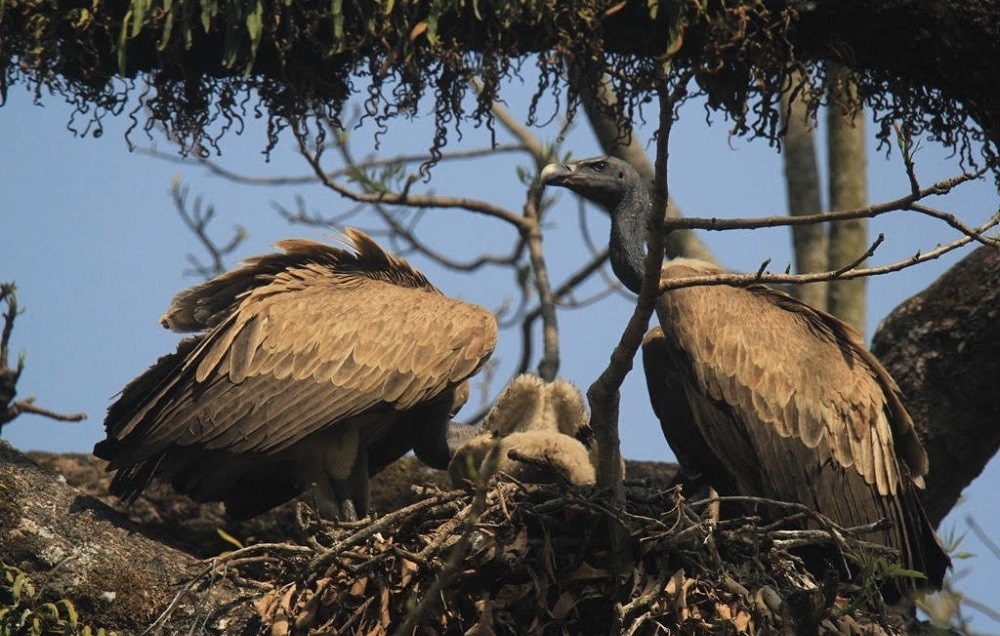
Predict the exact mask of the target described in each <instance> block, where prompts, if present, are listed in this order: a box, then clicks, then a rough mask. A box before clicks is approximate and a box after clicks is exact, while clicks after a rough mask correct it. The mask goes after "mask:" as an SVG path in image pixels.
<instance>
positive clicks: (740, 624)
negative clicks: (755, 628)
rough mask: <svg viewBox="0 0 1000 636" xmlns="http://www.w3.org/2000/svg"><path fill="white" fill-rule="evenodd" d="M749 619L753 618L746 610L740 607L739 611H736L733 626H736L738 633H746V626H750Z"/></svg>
mask: <svg viewBox="0 0 1000 636" xmlns="http://www.w3.org/2000/svg"><path fill="white" fill-rule="evenodd" d="M751 620H753V618H752V617H751V616H750V614H749V613H748V612H747V611H746V610H742V609H741V610H740V611H738V612H736V617H735V618H733V626H734V627H735V628H736V631H737V632H738V633H740V634H746V633H748V628H749V627H750V621H751Z"/></svg>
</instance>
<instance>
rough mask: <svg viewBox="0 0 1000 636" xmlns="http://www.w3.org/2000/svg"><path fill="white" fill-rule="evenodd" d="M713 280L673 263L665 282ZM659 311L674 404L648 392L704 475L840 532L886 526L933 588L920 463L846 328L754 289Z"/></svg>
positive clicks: (884, 379)
mask: <svg viewBox="0 0 1000 636" xmlns="http://www.w3.org/2000/svg"><path fill="white" fill-rule="evenodd" d="M718 271H719V270H717V269H715V268H714V266H710V265H708V264H705V263H696V262H691V261H685V260H677V261H671V262H670V263H668V264H667V265H665V267H664V270H663V277H664V278H671V277H683V276H690V275H695V274H704V273H716V272H718ZM657 315H658V317H659V320H660V324H661V327H662V329H663V336H662V341H661V342H659V343H658V344H657V345H656V346H657V348H658V349H660V355H663V359H664V360H665V362H664V363H663V366H662V368H661V369H660V370H659V373H661V374H662V376H663V379H659V380H656V381H657V382H660V383H663V384H665V385H666V387H667V388H666V389H661V390H660V393H661V394H662V393H665V394H667V395H670V396H672V397H671V398H664V397H663V396H662V395H660V396H657V395H656V394H655V393H653V394H652V396H653V398H654V400H656V399H659V400H660V401H661V404H662V405H663V406H662V407H661V409H659V410H660V411H662V413H658V414H659V415H660V416H661V421H662V423H663V426H664V432H665V433H666V434H667V435H668V440H670V438H671V435H672V433H671V428H672V426H671V418H672V417H677V418H678V419H679V421H680V422H682V423H683V424H682V429H681V430H682V431H691V430H694V431H696V433H697V435H696V436H695V437H696V438H697V444H695V448H698V446H697V445H698V444H701V445H702V450H701V451H700V452H701V455H702V456H704V455H705V449H707V451H708V453H707V454H708V456H709V457H710V458H715V459H717V460H718V461H717V462H716V463H715V464H711V465H709V466H701V467H700V469H701V470H704V471H705V472H706V473H709V472H711V473H714V474H713V475H711V476H709V479H710V481H713V477H714V481H721V482H723V487H724V483H725V482H726V481H729V482H730V483H733V484H734V485H735V487H736V489H737V491H739V492H742V493H744V494H752V495H763V496H766V497H770V498H774V499H780V500H785V501H795V502H800V503H803V504H806V505H809V506H812V507H814V508H816V509H818V510H820V511H822V512H823V513H825V514H827V515H828V516H830V517H832V518H833V519H834V520H835V521H837V522H838V523H841V524H842V525H844V526H857V525H863V524H867V523H871V522H874V521H877V520H878V519H880V518H883V517H885V518H888V519H889V520H890V521H892V522H893V523H892V528H890V529H888V530H886V531H884V533H883V534H882V536H881V537H880V538H879V539H876V540H880V541H881V542H882V543H884V544H886V545H889V546H892V547H896V548H898V549H900V550H901V551H902V552H903V554H904V555H906V558H907V561H908V562H909V563H911V564H913V565H914V566H915V567H919V568H921V569H924V570H927V569H928V568H930V569H931V570H934V571H933V572H929V573H930V574H931V575H932V576H937V580H938V582H939V581H940V575H942V574H943V571H944V568H945V567H946V563H947V559H946V557H944V555H943V554H941V553H940V548H939V546H937V544H936V543H932V544H928V543H927V542H926V540H925V539H926V536H924V535H927V534H928V533H929V532H930V528H929V526H926V520H925V519H924V517H923V513H922V510H921V509H920V506H919V504H918V503H917V501H916V497H915V494H914V481H915V479H919V477H920V475H921V474H922V472H925V471H926V467H927V464H926V454H925V453H924V451H923V448H922V447H921V446H920V443H919V441H918V440H917V438H916V435H915V433H914V432H913V424H912V422H911V421H910V419H909V417H908V416H906V414H905V410H904V409H903V408H902V405H901V404H900V403H899V398H898V389H896V387H895V384H893V383H892V381H891V379H890V378H889V376H888V374H886V373H885V371H884V370H883V369H882V368H881V366H880V365H879V364H878V362H877V361H876V360H875V359H874V357H872V356H871V355H870V354H868V353H867V352H866V351H865V350H864V348H863V347H862V345H861V343H860V340H859V338H858V337H857V335H856V334H855V333H854V332H853V331H852V330H850V328H849V327H847V326H846V325H843V324H842V323H841V322H840V321H838V320H836V319H835V318H833V317H832V316H829V315H827V314H824V313H822V312H819V311H816V310H814V309H812V308H809V307H808V306H806V305H804V304H802V303H800V302H798V301H795V300H794V299H792V298H790V297H788V296H786V295H784V294H781V293H780V292H775V291H772V290H769V289H766V288H763V287H759V288H752V289H741V288H734V287H727V286H715V287H693V288H683V289H678V290H672V291H669V292H666V293H664V294H663V295H662V296H661V298H660V301H659V303H658V306H657ZM647 368H648V367H647ZM651 391H652V389H651ZM668 401H670V402H671V404H670V408H669V409H668V408H667V407H668V404H667V402H668ZM678 409H679V412H680V415H676V416H675V413H677V412H678ZM682 434H684V435H688V436H689V437H690V435H691V434H690V433H682ZM675 443H677V444H678V445H680V446H682V447H683V446H684V443H685V442H683V441H681V440H671V445H674V444H675ZM687 443H688V446H690V445H691V443H690V442H687ZM683 452H684V453H686V454H688V455H689V456H691V455H697V453H695V452H693V451H692V450H691V449H690V448H684V450H683ZM900 459H902V461H900ZM691 460H693V461H695V462H697V461H699V457H698V456H693V457H691ZM914 471H917V472H914ZM717 487H719V486H717ZM925 526H926V527H925ZM925 530H926V531H925ZM929 536H931V537H932V536H933V535H932V533H930V535H929ZM922 537H923V538H922ZM925 551H926V552H925ZM924 566H926V567H924Z"/></svg>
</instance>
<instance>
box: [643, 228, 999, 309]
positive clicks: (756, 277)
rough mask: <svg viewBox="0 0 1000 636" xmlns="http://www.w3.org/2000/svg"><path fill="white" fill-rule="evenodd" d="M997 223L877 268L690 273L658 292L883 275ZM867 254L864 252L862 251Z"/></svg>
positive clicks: (943, 251) (962, 242)
mask: <svg viewBox="0 0 1000 636" xmlns="http://www.w3.org/2000/svg"><path fill="white" fill-rule="evenodd" d="M998 224H1000V212H997V213H996V214H994V215H993V216H991V217H990V218H989V219H988V220H987V221H986V223H984V224H983V225H980V226H979V227H976V228H971V235H969V236H962V237H960V238H958V239H956V240H954V241H952V242H951V243H946V244H944V245H939V246H938V247H936V248H934V249H932V250H929V251H927V252H917V253H916V254H914V255H913V256H911V257H910V258H906V259H903V260H899V261H895V262H892V263H889V264H887V265H881V266H878V267H865V268H857V269H848V270H846V271H836V272H834V271H829V272H817V273H814V274H769V273H766V272H765V273H761V274H717V275H713V276H692V277H690V278H683V279H675V280H670V281H665V282H664V283H663V284H662V286H661V287H660V293H661V294H662V293H663V292H665V291H667V290H670V289H680V288H681V287H692V286H695V285H736V286H746V285H754V284H757V283H785V284H792V285H799V284H802V283H812V282H816V281H821V280H835V279H845V278H860V277H863V276H876V275H879V274H887V273H889V272H898V271H899V270H901V269H905V268H907V267H912V266H913V265H917V264H919V263H925V262H927V261H931V260H934V259H936V258H940V257H941V256H943V255H944V254H947V253H948V252H951V251H953V250H956V249H958V248H960V247H962V246H963V245H966V244H968V243H971V242H972V241H974V240H976V238H975V237H977V236H981V235H982V234H983V233H984V232H986V231H987V230H989V229H991V228H994V227H996V226H997V225H998ZM878 243H879V241H876V243H875V244H873V246H872V248H869V251H871V250H872V249H873V248H874V247H877V246H878ZM866 254H867V252H866Z"/></svg>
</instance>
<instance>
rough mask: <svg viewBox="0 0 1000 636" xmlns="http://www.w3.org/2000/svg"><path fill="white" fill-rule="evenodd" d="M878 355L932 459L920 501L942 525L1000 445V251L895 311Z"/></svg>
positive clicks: (976, 256)
mask: <svg viewBox="0 0 1000 636" xmlns="http://www.w3.org/2000/svg"><path fill="white" fill-rule="evenodd" d="M872 351H873V352H874V353H875V355H876V356H877V357H878V358H879V360H881V361H882V363H883V364H884V365H885V367H886V368H887V369H888V370H889V373H890V374H892V377H893V378H895V380H896V382H897V383H898V384H899V387H900V388H901V389H902V390H903V394H904V399H903V402H904V404H905V405H906V408H907V410H908V411H909V412H910V415H911V416H912V417H913V421H914V423H915V424H916V425H917V430H918V431H919V432H920V438H921V440H922V441H923V443H924V447H925V448H926V449H927V453H928V455H929V456H930V464H931V470H930V474H929V475H928V476H927V480H926V481H927V489H926V490H925V491H924V492H923V493H922V497H921V498H922V499H923V502H924V507H925V508H926V509H927V514H928V516H929V517H930V519H931V522H932V523H934V524H935V525H937V524H938V523H939V522H940V521H941V519H943V518H944V516H945V515H946V514H948V511H949V510H951V508H952V506H954V505H955V502H956V501H958V497H959V495H961V494H962V489H963V488H965V487H966V486H967V485H968V484H969V483H970V482H971V481H972V480H973V479H975V478H976V477H977V476H978V475H979V473H981V472H982V471H983V468H985V467H986V464H987V463H988V462H989V461H990V458H991V457H993V455H994V454H996V452H997V449H998V447H1000V425H998V424H1000V384H998V382H997V378H1000V250H997V249H995V248H992V247H987V246H984V247H980V248H979V249H977V250H976V251H974V252H972V254H970V255H969V256H967V257H965V258H964V259H962V261H960V262H959V263H958V264H956V265H955V266H954V267H952V268H951V269H950V270H948V271H947V272H946V273H945V274H944V275H943V276H942V277H941V278H939V279H938V280H937V281H936V282H935V283H934V284H933V285H931V286H930V287H928V288H927V289H925V290H924V291H922V292H920V293H919V294H917V295H916V296H914V297H913V298H910V299H909V300H907V301H906V302H904V303H903V304H901V305H900V306H899V307H897V308H896V309H894V310H893V312H892V313H891V314H889V316H888V317H887V318H886V319H885V320H884V321H882V324H881V326H880V327H879V329H878V331H877V332H876V333H875V336H874V337H873V339H872Z"/></svg>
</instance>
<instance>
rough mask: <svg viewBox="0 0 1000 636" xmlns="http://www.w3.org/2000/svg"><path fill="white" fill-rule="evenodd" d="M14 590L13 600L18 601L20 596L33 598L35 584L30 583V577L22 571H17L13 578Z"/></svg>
mask: <svg viewBox="0 0 1000 636" xmlns="http://www.w3.org/2000/svg"><path fill="white" fill-rule="evenodd" d="M12 591H13V592H14V602H16V603H19V602H20V601H21V597H22V596H23V597H25V598H29V599H30V598H33V597H34V596H35V586H34V585H32V583H31V579H30V578H28V575H27V574H25V573H24V572H20V573H18V575H17V576H16V577H15V578H14V585H13V590H12Z"/></svg>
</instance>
